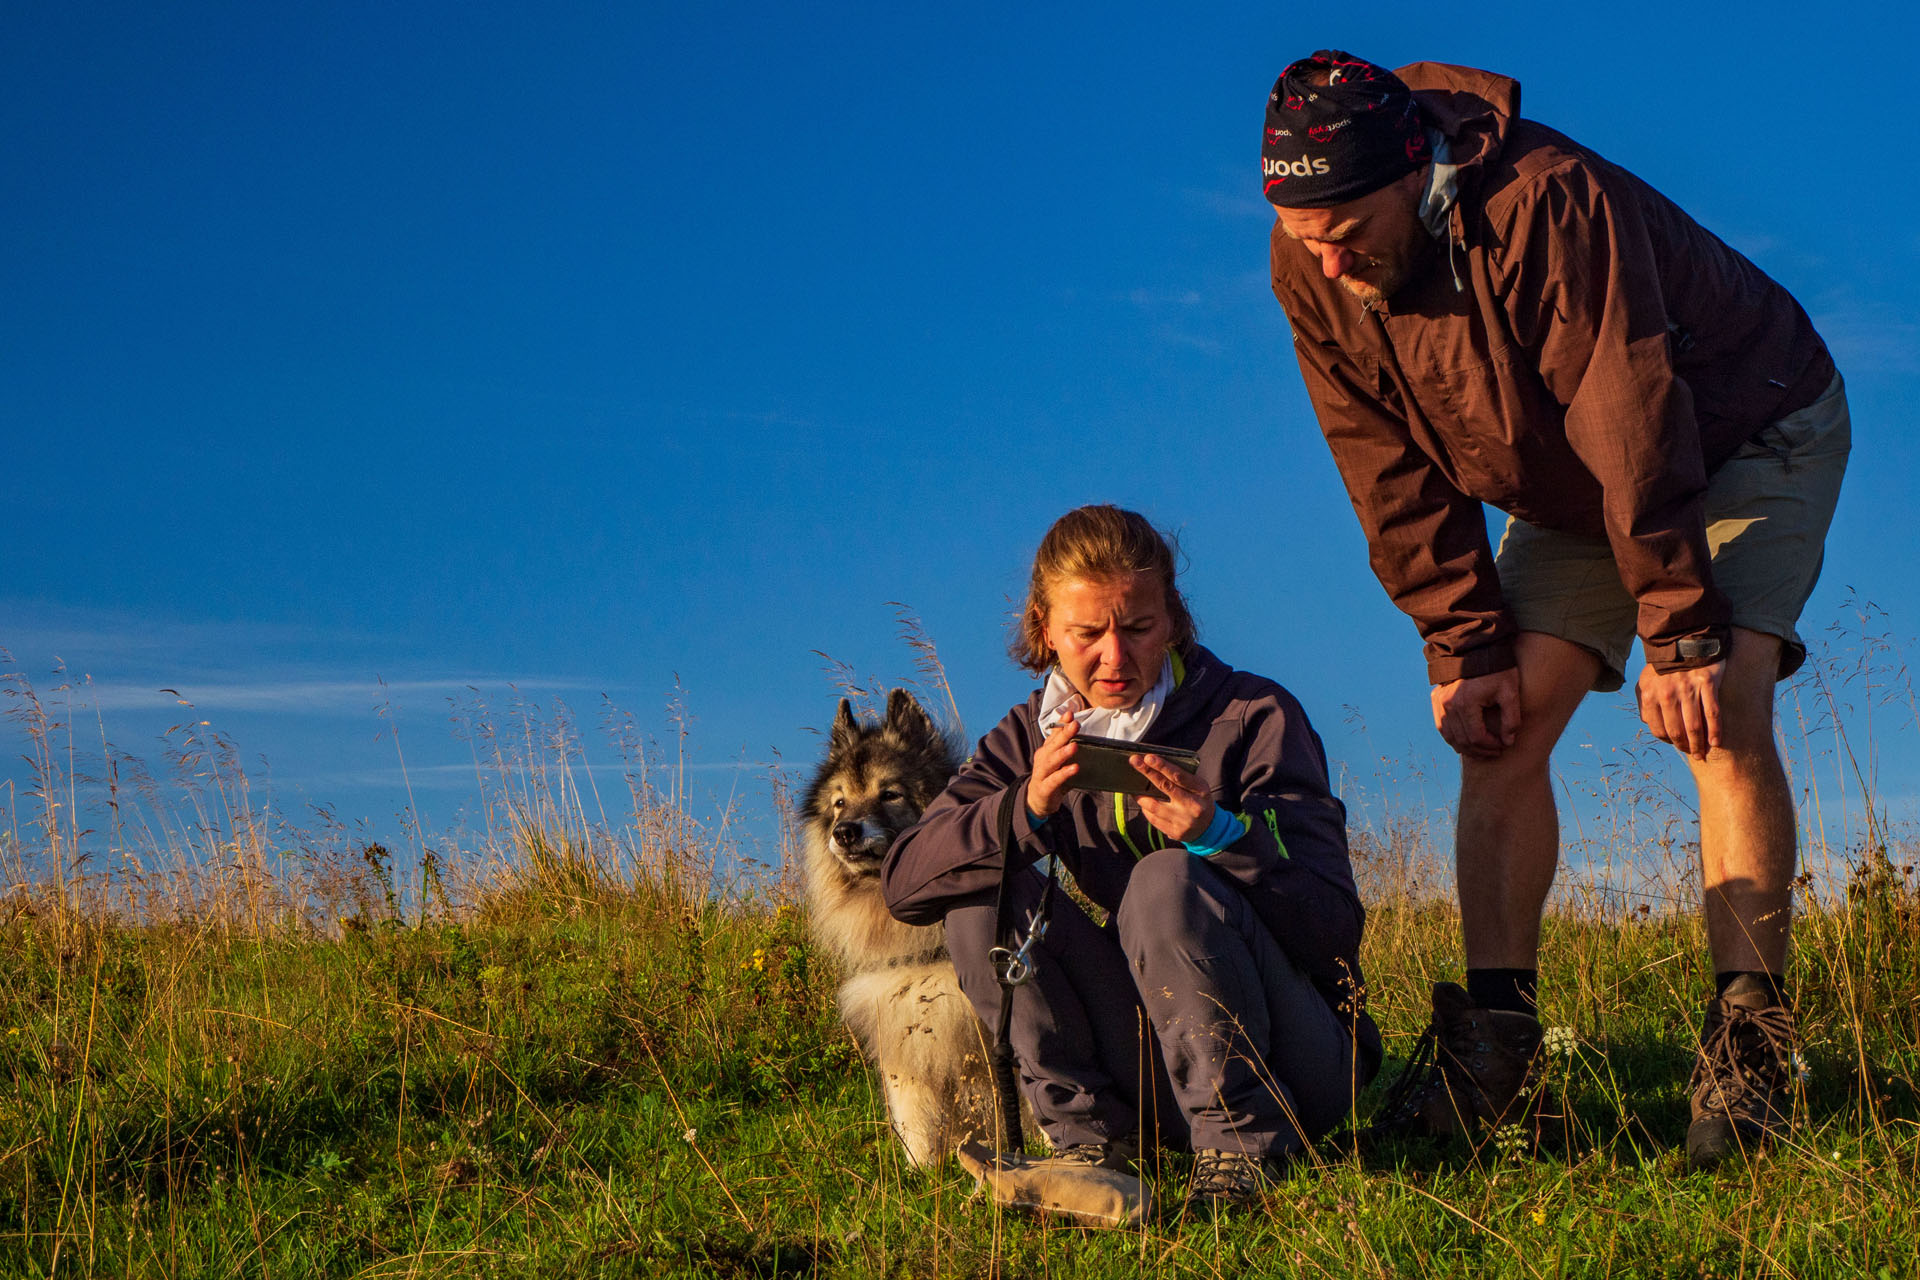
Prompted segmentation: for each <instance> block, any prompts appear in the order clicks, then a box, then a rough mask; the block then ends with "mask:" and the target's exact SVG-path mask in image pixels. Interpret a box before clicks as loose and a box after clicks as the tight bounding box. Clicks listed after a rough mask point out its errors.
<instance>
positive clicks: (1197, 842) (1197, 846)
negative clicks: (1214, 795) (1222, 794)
mask: <svg viewBox="0 0 1920 1280" xmlns="http://www.w3.org/2000/svg"><path fill="white" fill-rule="evenodd" d="M1246 833H1247V828H1246V824H1245V823H1243V822H1242V821H1241V820H1240V819H1239V818H1236V817H1235V816H1234V815H1232V814H1230V813H1228V812H1227V811H1226V810H1225V809H1222V808H1221V807H1220V806H1219V805H1217V804H1216V805H1215V806H1213V821H1212V822H1209V823H1208V824H1207V829H1206V830H1205V831H1202V832H1201V833H1200V834H1199V836H1198V837H1197V838H1195V839H1192V840H1189V841H1187V842H1186V843H1187V852H1188V853H1191V854H1192V855H1193V856H1194V857H1196V858H1206V857H1211V856H1212V855H1213V854H1216V853H1218V852H1220V851H1221V850H1222V849H1224V848H1226V847H1227V846H1228V845H1230V844H1232V843H1233V842H1234V841H1235V840H1238V839H1239V838H1240V837H1241V836H1243V835H1245V834H1246Z"/></svg>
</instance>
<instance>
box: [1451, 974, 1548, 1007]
mask: <svg viewBox="0 0 1920 1280" xmlns="http://www.w3.org/2000/svg"><path fill="white" fill-rule="evenodd" d="M1539 986H1540V971H1539V970H1538V969H1469V970H1467V999H1469V1000H1471V1001H1472V1002H1473V1004H1474V1006H1475V1007H1476V1008H1480V1009H1499V1010H1501V1011H1503V1012H1506V1013H1524V1014H1526V1015H1527V1016H1528V1017H1530V1018H1531V1017H1535V1016H1537V1013H1536V1009H1535V994H1536V992H1537V991H1538V989H1539Z"/></svg>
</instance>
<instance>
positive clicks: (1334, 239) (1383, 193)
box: [1274, 167, 1431, 305]
mask: <svg viewBox="0 0 1920 1280" xmlns="http://www.w3.org/2000/svg"><path fill="white" fill-rule="evenodd" d="M1426 181H1427V170H1426V169H1425V168H1424V167H1423V168H1419V169H1415V170H1414V171H1413V172H1412V173H1409V174H1408V175H1407V176H1406V177H1404V178H1401V179H1400V180H1399V181H1397V182H1390V183H1388V184H1387V185H1386V186H1384V187H1382V188H1380V189H1379V190H1378V191H1373V192H1369V193H1368V194H1366V195H1364V196H1361V197H1360V198H1359V199H1358V200H1349V201H1347V202H1346V203H1345V204H1337V205H1334V206H1332V207H1331V208H1327V209H1276V210H1274V212H1275V213H1276V214H1278V215H1279V219H1280V229H1281V230H1282V231H1283V232H1285V233H1286V235H1287V237H1288V238H1289V239H1292V240H1297V241H1299V242H1300V245H1301V247H1302V248H1304V249H1305V250H1306V251H1307V252H1308V253H1311V254H1312V255H1313V256H1314V257H1316V258H1318V259H1319V260H1320V271H1321V273H1322V274H1323V275H1325V276H1326V277H1327V279H1329V280H1338V281H1339V282H1340V287H1341V288H1343V289H1345V290H1346V291H1347V292H1348V293H1351V294H1352V295H1353V296H1354V297H1356V298H1358V299H1360V301H1362V302H1364V303H1367V304H1369V305H1373V304H1376V303H1380V302H1384V301H1386V300H1387V299H1388V298H1390V297H1392V296H1393V294H1394V292H1395V291H1396V290H1397V289H1399V288H1400V286H1401V285H1403V284H1405V283H1406V282H1407V279H1408V277H1409V276H1411V275H1412V274H1413V264H1414V262H1415V260H1416V259H1417V257H1418V256H1419V253H1420V251H1421V249H1422V248H1424V247H1425V244H1426V242H1427V240H1429V239H1430V238H1431V237H1430V236H1428V234H1427V229H1426V228H1425V227H1424V226H1422V225H1421V224H1420V214H1419V204H1420V193H1421V191H1423V190H1424V189H1425V188H1426Z"/></svg>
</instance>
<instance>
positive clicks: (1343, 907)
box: [881, 644, 1380, 1077]
mask: <svg viewBox="0 0 1920 1280" xmlns="http://www.w3.org/2000/svg"><path fill="white" fill-rule="evenodd" d="M1179 657H1180V659H1181V661H1180V663H1179V664H1177V667H1176V669H1177V670H1179V674H1180V679H1179V682H1178V683H1177V684H1176V685H1175V687H1174V689H1173V691H1172V692H1171V693H1169V694H1168V695H1167V701H1166V704H1165V705H1164V706H1163V707H1162V708H1161V710H1160V714H1159V715H1158V716H1157V717H1156V718H1155V719H1154V722H1153V724H1152V726H1151V727H1150V728H1149V729H1148V731H1147V737H1148V738H1149V739H1150V740H1151V741H1153V742H1155V743H1158V744H1160V745H1163V746H1168V747H1182V748H1185V749H1187V750H1190V751H1194V752H1197V753H1198V754H1199V756H1200V778H1201V780H1202V781H1203V782H1204V783H1205V784H1206V786H1207V789H1208V791H1209V793H1210V794H1211V795H1212V796H1213V799H1214V801H1215V803H1217V804H1219V805H1220V806H1221V807H1222V808H1224V809H1226V810H1227V811H1228V812H1229V813H1233V814H1236V815H1241V816H1242V817H1243V818H1244V822H1243V824H1242V825H1243V826H1244V828H1245V831H1244V833H1243V834H1242V835H1241V836H1240V838H1239V839H1237V840H1235V841H1233V842H1232V843H1231V844H1229V845H1228V846H1227V847H1226V848H1224V849H1222V850H1220V851H1219V852H1218V853H1215V854H1213V855H1211V856H1210V857H1209V858H1208V859H1207V860H1208V861H1209V862H1211V863H1212V864H1213V865H1214V866H1215V867H1216V868H1218V869H1219V870H1220V871H1221V872H1222V873H1223V874H1225V875H1226V877H1227V878H1228V879H1229V880H1231V881H1232V882H1233V883H1234V884H1235V885H1236V886H1237V887H1238V888H1239V889H1240V891H1241V892H1242V893H1244V894H1245V895H1246V896H1247V900H1248V902H1249V903H1251V904H1252V906H1253V909H1254V912H1255V914H1257V915H1258V916H1259V917H1260V919H1261V920H1262V921H1263V922H1264V923H1265V924H1266V926H1267V928H1268V929H1269V930H1270V931H1271V932H1272V934H1273V936H1274V940H1275V941H1277V942H1278V943H1279V944H1280V946H1281V949H1282V950H1284V951H1285V952H1286V953H1287V955H1288V957H1289V958H1290V959H1292V960H1293V962H1294V963H1295V964H1297V965H1299V966H1300V968H1301V969H1302V970H1303V971H1305V973H1306V974H1307V976H1308V977H1310V978H1311V979H1312V980H1313V983H1314V986H1315V987H1316V988H1317V989H1318V990H1319V992H1320V994H1321V996H1322V998H1324V999H1325V1000H1326V1001H1327V1003H1328V1004H1329V1005H1330V1006H1331V1007H1332V1008H1333V1009H1334V1011H1335V1012H1336V1013H1338V1014H1339V1015H1340V1017H1341V1019H1342V1021H1346V1022H1349V1023H1351V1024H1352V1025H1353V1026H1354V1031H1355V1035H1356V1038H1357V1040H1358V1043H1359V1046H1360V1049H1361V1054H1360V1058H1361V1062H1362V1066H1363V1068H1364V1073H1365V1077H1371V1075H1372V1074H1373V1072H1374V1070H1375V1069H1376V1068H1377V1067H1378V1065H1379V1060H1380V1037H1379V1033H1378V1031H1376V1030H1375V1028H1374V1025H1373V1021H1372V1019H1371V1018H1369V1017H1368V1016H1367V1014H1366V987H1365V981H1364V979H1363V978H1362V976H1361V973H1360V956H1359V952H1360V932H1361V929H1362V927H1363V926H1364V924H1365V921H1366V911H1365V909H1364V908H1363V907H1362V906H1361V905H1360V896H1359V894H1358V892H1357V891H1356V890H1355V888H1354V883H1353V867H1352V864H1351V862H1350V861H1349V860H1348V856H1347V828H1346V807H1345V806H1344V805H1342V804H1341V803H1340V801H1339V800H1338V799H1337V798H1336V797H1335V796H1334V795H1333V792H1332V790H1331V788H1330V787H1329V785H1328V782H1327V760H1326V752H1325V751H1324V750H1323V748H1322V747H1321V745H1320V735H1318V734H1317V733H1315V732H1314V731H1313V726H1312V725H1311V724H1309V723H1308V722H1307V715H1306V712H1305V711H1303V710H1302V709H1301V707H1300V704H1299V702H1298V701H1296V700H1295V698H1294V696H1293V695H1292V694H1290V693H1288V692H1287V691H1286V690H1285V689H1283V688H1282V687H1280V685H1278V684H1276V683H1274V682H1273V681H1272V680H1268V679H1266V678H1265V677H1263V676H1257V675H1254V674H1252V673H1250V672H1246V671H1236V670H1234V669H1233V668H1232V667H1229V666H1228V665H1227V664H1226V663H1224V662H1222V661H1221V660H1220V659H1219V658H1217V657H1215V656H1214V655H1213V654H1212V653H1211V652H1209V651H1208V650H1207V649H1205V648H1204V647H1202V646H1200V645H1197V644H1196V645H1192V646H1190V647H1188V648H1187V649H1186V650H1184V651H1183V652H1182V653H1181V654H1180V655H1179ZM1181 668H1183V670H1182V669H1181ZM1039 712H1040V691H1039V690H1035V691H1034V693H1033V694H1032V696H1031V697H1029V698H1028V699H1027V700H1026V702H1024V703H1022V704H1021V705H1020V706H1017V707H1015V708H1014V709H1013V710H1012V711H1010V712H1008V713H1007V716H1006V718H1005V719H1004V720H1002V721H1001V722H1000V723H999V724H998V725H996V726H994V728H993V730H992V732H990V733H988V734H987V736H986V737H984V738H982V739H981V740H980V745H979V746H978V747H976V748H975V749H974V753H973V756H972V758H970V759H969V760H968V761H967V763H966V765H965V766H964V767H962V769H961V770H960V772H959V774H958V775H956V776H955V778H954V779H953V781H952V782H951V783H950V784H948V786H947V789H946V791H945V792H943V793H942V794H941V796H940V798H939V799H937V800H935V801H934V802H933V804H932V805H930V806H929V807H928V809H927V811H926V813H925V814H924V815H922V817H921V819H920V822H919V823H918V825H916V826H914V827H912V828H910V829H908V830H907V831H904V832H902V833H901V834H900V835H899V837H898V838H896V839H895V840H894V842H893V846H892V848H890V849H889V850H888V851H887V858H886V863H885V865H884V867H883V869H882V871H881V884H882V887H883V890H884V892H885V894H886V899H887V906H888V908H889V909H890V910H891V911H892V912H893V914H894V916H895V917H896V918H898V919H900V920H903V921H906V922H907V923H909V924H933V923H935V922H937V921H939V920H941V919H942V918H943V917H944V916H945V915H946V913H947V912H948V911H949V910H951V909H952V908H954V907H956V906H960V905H962V904H964V903H974V902H979V901H981V900H982V899H983V898H988V897H989V896H990V895H992V894H993V892H994V890H995V889H996V887H997V886H998V884H999V879H1000V862H1001V859H1000V848H999V845H998V843H997V841H996V840H995V839H994V819H995V817H996V815H997V813H998V807H999V802H1000V798H1001V796H1002V795H1004V794H1005V792H1006V789H1007V788H1008V787H1014V788H1016V789H1017V791H1018V796H1019V802H1018V803H1017V804H1016V805H1015V806H1014V815H1015V816H1014V836H1015V839H1016V842H1017V850H1018V852H1017V858H1018V861H1017V862H1016V866H1017V867H1018V866H1027V865H1030V864H1032V863H1033V862H1035V861H1037V860H1038V859H1040V858H1042V857H1044V856H1046V855H1048V854H1052V855H1054V856H1056V857H1058V858H1059V859H1060V861H1061V863H1062V864H1064V865H1065V866H1066V867H1067V869H1068V870H1070V871H1071V872H1072V873H1073V877H1074V879H1075V880H1076V881H1077V882H1078V883H1079V885H1080V888H1081V889H1082V890H1083V891H1084V892H1085V893H1086V895H1087V896H1088V897H1089V898H1091V899H1092V900H1093V901H1094V902H1096V903H1098V904H1100V905H1101V906H1102V907H1105V908H1106V909H1107V910H1109V911H1113V910H1116V909H1118V907H1119V905H1120V900H1121V897H1122V896H1123V895H1124V894H1125V893H1126V889H1127V880H1128V877H1129V876H1130V875H1131V874H1132V871H1133V865H1134V863H1135V862H1136V861H1138V860H1139V859H1140V858H1141V857H1142V856H1144V855H1145V854H1147V853H1149V852H1151V851H1152V850H1154V849H1157V848H1160V847H1161V846H1164V845H1172V844H1174V843H1176V842H1175V841H1173V840H1172V839H1170V838H1169V837H1167V836H1165V835H1163V834H1162V833H1161V832H1160V831H1159V830H1157V829H1156V828H1155V827H1153V826H1152V825H1151V824H1150V823H1148V822H1147V820H1146V818H1145V817H1144V816H1143V815H1142V814H1141V812H1140V809H1139V806H1138V805H1137V804H1136V803H1135V802H1134V801H1133V799H1132V798H1131V797H1123V796H1119V795H1115V794H1113V793H1111V792H1087V791H1074V792H1070V793H1069V798H1068V800H1067V802H1066V804H1065V805H1063V806H1062V807H1061V808H1060V810H1059V811H1058V812H1056V813H1055V814H1054V815H1053V816H1052V817H1051V818H1049V819H1048V820H1047V821H1046V822H1043V823H1042V824H1041V825H1040V826H1039V827H1037V828H1036V827H1034V826H1032V825H1031V824H1030V823H1029V821H1028V815H1027V806H1026V786H1027V779H1028V776H1029V775H1030V774H1031V772H1032V769H1033V753H1034V751H1035V750H1036V749H1037V748H1038V747H1039V745H1040V742H1041V734H1040V733H1039V731H1038V729H1037V728H1036V727H1035V722H1036V720H1037V718H1038V716H1039Z"/></svg>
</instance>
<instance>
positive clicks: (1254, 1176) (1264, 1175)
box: [1186, 1147, 1287, 1217]
mask: <svg viewBox="0 0 1920 1280" xmlns="http://www.w3.org/2000/svg"><path fill="white" fill-rule="evenodd" d="M1286 1168H1287V1160H1286V1157H1284V1156H1279V1157H1269V1156H1263V1155H1258V1154H1255V1153H1252V1152H1247V1151H1214V1150H1211V1149H1209V1148H1206V1147H1202V1148H1200V1149H1199V1150H1197V1151H1195V1152H1194V1153H1193V1178H1192V1180H1191V1181H1189V1182H1188V1183H1187V1200H1186V1212H1187V1214H1188V1216H1190V1217H1205V1216H1207V1215H1209V1214H1215V1213H1220V1212H1223V1211H1226V1210H1231V1209H1250V1208H1252V1207H1253V1206H1255V1205H1257V1204H1259V1203H1260V1198H1261V1197H1262V1196H1264V1195H1265V1194H1266V1193H1267V1192H1268V1191H1270V1190H1272V1189H1273V1185H1274V1183H1275V1182H1277V1181H1278V1180H1279V1179H1280V1178H1281V1177H1282V1176H1284V1175H1285V1173H1286Z"/></svg>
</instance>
